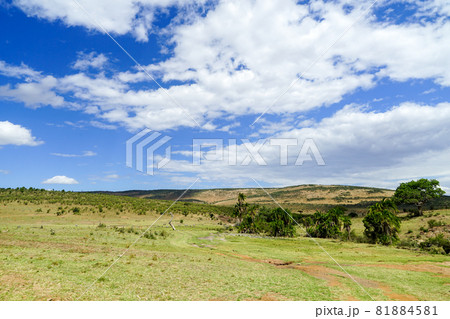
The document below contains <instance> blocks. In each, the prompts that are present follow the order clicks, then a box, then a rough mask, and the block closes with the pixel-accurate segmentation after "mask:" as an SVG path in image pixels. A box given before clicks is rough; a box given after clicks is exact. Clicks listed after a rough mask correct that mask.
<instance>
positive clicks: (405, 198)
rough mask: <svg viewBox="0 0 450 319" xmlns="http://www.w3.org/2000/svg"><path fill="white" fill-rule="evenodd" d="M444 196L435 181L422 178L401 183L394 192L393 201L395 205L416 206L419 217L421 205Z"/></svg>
mask: <svg viewBox="0 0 450 319" xmlns="http://www.w3.org/2000/svg"><path fill="white" fill-rule="evenodd" d="M444 194H445V192H444V191H443V190H442V189H441V188H440V187H439V182H438V181H437V180H435V179H431V180H429V179H425V178H422V179H419V180H417V181H411V182H408V183H401V184H400V186H399V187H397V189H396V190H395V194H394V197H393V199H394V200H395V201H396V202H397V203H403V204H414V205H416V207H417V210H418V212H419V213H418V214H419V216H422V215H423V210H422V208H423V205H424V204H426V203H427V202H429V201H430V200H431V199H433V198H438V197H441V196H442V195H444Z"/></svg>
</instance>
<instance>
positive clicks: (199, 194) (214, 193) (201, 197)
mask: <svg viewBox="0 0 450 319" xmlns="http://www.w3.org/2000/svg"><path fill="white" fill-rule="evenodd" d="M266 190H267V192H268V193H269V194H270V196H271V197H273V199H274V200H275V201H277V202H278V203H279V204H280V205H282V206H283V207H285V208H289V209H291V210H293V211H298V210H304V211H310V210H316V209H322V208H324V209H326V208H327V207H329V206H336V205H343V206H347V207H349V208H353V209H358V208H364V207H367V206H368V205H370V204H372V203H374V202H376V201H379V200H381V199H383V198H385V197H391V196H392V195H393V194H394V191H393V190H389V189H381V188H373V187H358V186H341V185H298V186H289V187H283V188H267V189H266ZM102 193H107V194H114V195H121V196H131V197H139V198H148V199H163V200H175V199H177V198H178V197H179V196H180V195H181V194H182V193H183V190H170V189H168V190H130V191H125V192H102ZM239 193H244V194H245V195H246V196H247V202H249V203H253V204H261V205H267V206H274V205H276V204H275V203H274V201H273V200H272V199H271V198H270V196H268V195H267V194H266V193H265V192H264V191H263V190H262V189H260V188H225V189H196V190H189V191H187V192H186V194H185V195H184V196H183V198H182V201H185V202H197V203H205V204H211V205H221V206H222V205H223V206H232V205H234V204H235V203H236V199H237V196H238V194H239Z"/></svg>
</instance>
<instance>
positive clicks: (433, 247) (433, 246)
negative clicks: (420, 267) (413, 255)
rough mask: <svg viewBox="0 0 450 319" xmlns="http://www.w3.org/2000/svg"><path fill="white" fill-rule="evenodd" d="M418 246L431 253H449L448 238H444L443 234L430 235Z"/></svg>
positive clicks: (449, 243)
mask: <svg viewBox="0 0 450 319" xmlns="http://www.w3.org/2000/svg"><path fill="white" fill-rule="evenodd" d="M419 246H420V248H422V249H424V250H428V251H430V252H432V253H444V254H449V253H450V240H449V239H448V238H444V235H443V234H438V235H436V236H435V237H430V238H428V239H427V240H426V241H423V242H421V243H420V245H419Z"/></svg>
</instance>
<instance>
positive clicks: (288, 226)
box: [266, 207, 295, 237]
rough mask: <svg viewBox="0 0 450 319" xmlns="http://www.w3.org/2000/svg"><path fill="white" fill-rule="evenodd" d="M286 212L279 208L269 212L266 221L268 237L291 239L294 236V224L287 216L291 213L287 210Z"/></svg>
mask: <svg viewBox="0 0 450 319" xmlns="http://www.w3.org/2000/svg"><path fill="white" fill-rule="evenodd" d="M286 212H287V213H286ZM286 212H285V211H284V210H283V209H281V208H279V207H277V208H274V209H272V210H271V211H270V212H269V214H268V215H267V219H266V221H267V223H268V230H269V235H270V236H274V237H278V236H282V237H293V236H294V235H295V227H294V222H293V221H292V219H291V217H289V215H288V214H291V212H290V211H289V210H286ZM291 216H292V215H291Z"/></svg>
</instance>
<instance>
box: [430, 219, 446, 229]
mask: <svg viewBox="0 0 450 319" xmlns="http://www.w3.org/2000/svg"><path fill="white" fill-rule="evenodd" d="M438 226H445V223H444V222H442V221H436V220H435V219H430V220H429V221H428V227H429V228H433V227H438Z"/></svg>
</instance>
